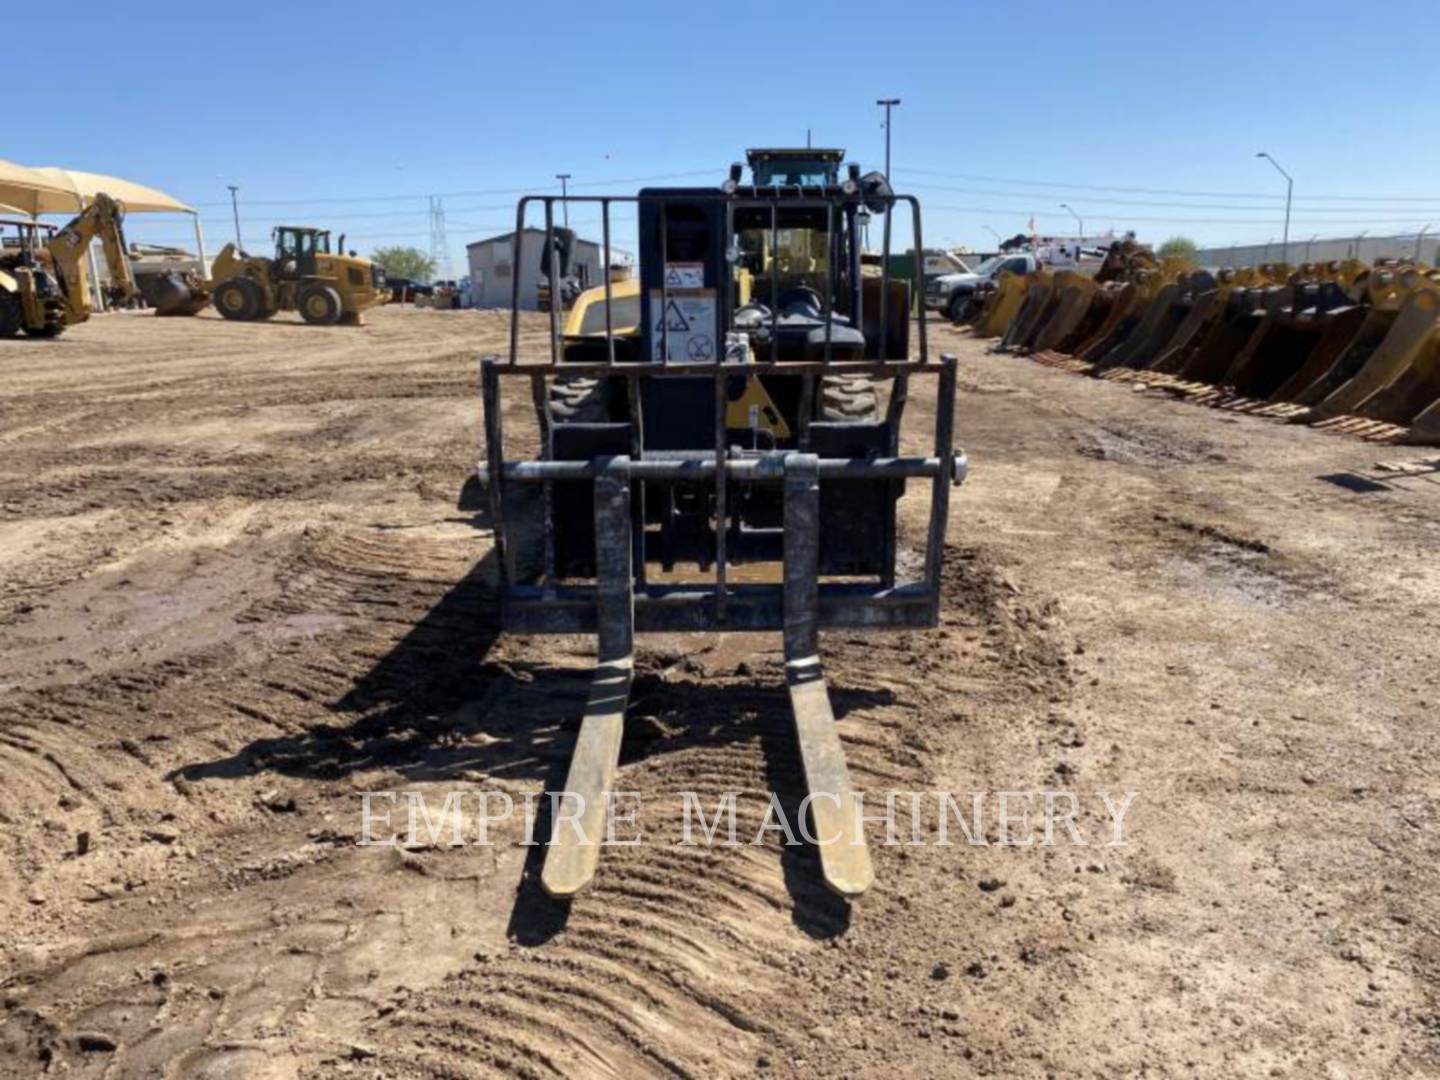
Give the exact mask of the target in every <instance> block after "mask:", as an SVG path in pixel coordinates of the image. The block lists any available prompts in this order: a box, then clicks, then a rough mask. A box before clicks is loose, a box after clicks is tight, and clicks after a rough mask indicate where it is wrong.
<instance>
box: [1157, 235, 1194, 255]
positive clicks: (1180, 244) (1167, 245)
mask: <svg viewBox="0 0 1440 1080" xmlns="http://www.w3.org/2000/svg"><path fill="white" fill-rule="evenodd" d="M1197 250H1198V249H1197V248H1196V246H1195V241H1194V240H1191V239H1190V238H1189V237H1188V236H1172V237H1170V239H1169V240H1166V241H1165V242H1164V243H1163V244H1161V245H1160V252H1159V254H1160V257H1161V258H1162V259H1165V258H1168V257H1170V256H1171V255H1178V256H1180V257H1181V258H1182V259H1193V258H1194V257H1195V252H1196V251H1197Z"/></svg>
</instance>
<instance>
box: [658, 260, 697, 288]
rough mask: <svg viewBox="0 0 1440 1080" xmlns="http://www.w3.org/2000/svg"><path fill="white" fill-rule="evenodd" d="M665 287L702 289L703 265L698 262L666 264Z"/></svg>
mask: <svg viewBox="0 0 1440 1080" xmlns="http://www.w3.org/2000/svg"><path fill="white" fill-rule="evenodd" d="M665 287H666V288H667V289H703V288H704V287H705V264H704V263H698V262H697V263H681V262H673V263H666V264H665Z"/></svg>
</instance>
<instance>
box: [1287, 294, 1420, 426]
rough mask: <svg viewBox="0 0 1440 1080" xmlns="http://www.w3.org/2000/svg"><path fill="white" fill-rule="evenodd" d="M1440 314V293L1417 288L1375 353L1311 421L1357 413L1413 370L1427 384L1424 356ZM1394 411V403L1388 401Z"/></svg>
mask: <svg viewBox="0 0 1440 1080" xmlns="http://www.w3.org/2000/svg"><path fill="white" fill-rule="evenodd" d="M1437 313H1440V292H1437V291H1435V290H1434V289H1431V288H1417V289H1415V290H1414V291H1413V292H1411V294H1410V295H1409V297H1408V298H1407V299H1406V300H1405V302H1404V304H1402V305H1401V308H1400V310H1399V312H1398V313H1397V314H1396V316H1395V321H1394V323H1393V324H1392V325H1391V327H1390V329H1389V331H1388V332H1387V333H1386V334H1385V337H1384V339H1383V340H1382V341H1381V342H1380V344H1379V345H1378V347H1377V348H1376V349H1375V351H1374V352H1373V353H1372V354H1371V355H1370V356H1369V357H1368V358H1367V359H1366V360H1365V362H1364V364H1363V365H1361V366H1360V367H1359V369H1358V370H1356V371H1355V372H1354V373H1353V374H1352V375H1350V377H1349V378H1348V379H1346V380H1345V381H1344V382H1343V383H1341V384H1340V385H1339V386H1336V387H1335V388H1334V389H1333V390H1331V391H1330V393H1328V394H1326V395H1325V397H1323V398H1322V399H1320V400H1319V401H1317V402H1316V403H1315V408H1314V410H1313V416H1312V419H1324V418H1329V417H1334V416H1340V415H1343V414H1346V413H1353V412H1356V411H1357V410H1358V409H1360V408H1361V406H1363V405H1364V404H1365V403H1366V402H1367V401H1368V400H1369V399H1370V398H1372V397H1374V396H1376V395H1378V394H1380V392H1381V391H1383V390H1385V389H1386V388H1387V387H1389V386H1390V385H1391V384H1392V383H1395V382H1396V381H1398V380H1400V379H1402V377H1404V376H1406V375H1407V373H1408V372H1410V370H1411V368H1412V367H1414V368H1415V369H1416V379H1417V380H1418V382H1419V383H1421V384H1423V383H1425V382H1426V381H1427V379H1426V376H1427V373H1428V363H1427V360H1426V358H1427V355H1428V350H1429V349H1430V348H1431V346H1432V342H1433V338H1434V334H1435V320H1436V315H1437ZM1391 407H1392V410H1393V409H1394V407H1395V406H1394V402H1393V399H1392V400H1391Z"/></svg>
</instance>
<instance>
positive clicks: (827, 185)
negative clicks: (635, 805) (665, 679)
mask: <svg viewBox="0 0 1440 1080" xmlns="http://www.w3.org/2000/svg"><path fill="white" fill-rule="evenodd" d="M843 157H844V154H843V151H840V150H820V149H802V150H785V149H774V150H771V149H761V150H752V151H750V152H749V163H750V167H751V176H750V178H749V182H743V181H744V180H745V176H744V167H743V166H742V165H740V164H736V165H732V166H731V167H730V171H729V174H728V176H726V177H725V178H724V179H723V182H722V183H720V184H719V185H717V186H712V187H684V188H646V189H644V190H641V191H640V192H639V193H638V194H636V195H633V196H591V195H584V196H577V195H570V196H564V195H562V196H551V195H544V196H538V195H537V196H526V197H525V198H523V199H521V201H520V203H519V207H518V210H517V214H516V230H515V237H516V240H515V243H516V248H517V250H516V251H515V253H514V265H516V266H523V265H525V262H524V254H523V251H522V250H520V249H521V247H522V246H523V245H524V244H525V237H526V235H527V233H526V224H527V223H526V216H527V210H529V209H530V208H531V207H534V206H537V205H538V206H542V207H543V211H544V217H545V229H544V234H545V235H544V240H543V243H544V244H545V247H544V248H543V249H542V254H545V253H551V252H554V253H556V254H557V257H555V258H546V259H545V273H546V276H547V277H548V278H549V284H550V288H551V295H552V296H558V295H560V281H561V279H562V278H563V277H564V276H565V274H566V270H567V268H566V267H565V266H564V265H563V262H564V259H563V255H564V247H565V245H563V244H562V245H560V246H558V247H557V246H556V245H555V236H556V233H557V232H558V231H559V230H557V229H556V227H555V216H556V215H555V209H556V205H555V204H556V203H557V202H561V201H562V200H567V199H568V201H569V202H574V203H581V204H586V205H587V206H588V208H589V209H590V210H591V211H592V212H593V211H595V210H597V209H598V211H599V217H600V220H601V223H602V229H603V236H604V240H603V243H604V247H605V249H606V250H605V253H604V254H605V260H606V263H605V265H609V263H610V259H611V254H612V252H611V250H610V249H611V228H610V223H611V214H612V209H613V208H615V207H616V206H621V207H623V208H625V209H626V210H629V211H633V212H635V214H636V218H637V227H638V238H637V240H638V247H637V248H636V250H637V251H638V252H639V256H640V257H639V275H638V277H637V278H635V279H632V280H629V281H625V282H612V281H610V280H609V277H608V275H607V278H606V280H605V282H604V283H603V284H602V285H600V286H597V287H596V288H593V289H590V290H587V291H586V292H584V293H582V294H581V295H580V296H579V297H578V298H577V300H576V303H575V305H574V307H573V309H572V310H571V311H570V312H569V314H568V317H566V318H565V320H564V324H563V326H562V323H561V313H560V312H558V311H556V310H554V308H553V307H552V309H551V310H550V312H549V313H548V320H549V328H550V330H549V335H548V340H549V349H548V356H547V355H540V356H534V355H529V354H528V353H527V354H526V355H522V348H521V338H520V319H519V308H520V289H519V282H518V276H517V279H516V281H515V283H514V285H513V286H512V297H511V320H512V321H511V336H510V350H509V356H508V357H507V358H503V359H502V358H501V357H498V356H497V357H488V358H485V359H483V360H482V361H481V387H482V394H483V399H484V419H485V440H486V451H485V452H486V461H485V462H484V463H482V465H481V467H480V470H479V480H480V482H481V483H482V484H483V486H484V487H485V488H486V489H487V490H488V493H489V509H490V514H491V519H492V522H493V527H494V535H495V547H496V553H497V555H498V559H497V564H498V567H499V576H500V580H499V583H498V596H499V604H500V618H501V625H502V626H503V627H504V628H505V630H506V631H507V632H510V633H516V634H594V635H596V637H597V663H596V668H595V672H594V677H593V683H592V688H591V691H590V696H589V701H588V704H587V706H586V708H585V712H584V717H583V719H582V721H581V725H580V730H579V735H578V739H577V742H576V745H575V749H574V752H573V756H572V759H571V762H570V767H569V774H568V777H567V779H566V785H565V790H564V791H563V792H558V793H552V804H553V805H554V806H555V807H556V813H555V815H554V820H553V823H552V824H553V830H552V833H551V835H550V838H549V846H548V848H547V850H546V856H545V861H544V866H543V868H542V871H541V874H540V883H541V885H542V887H543V888H544V889H545V890H546V891H547V892H548V893H549V894H550V895H551V896H553V897H557V898H569V897H573V896H574V895H575V894H577V893H578V892H579V891H580V890H582V889H583V888H584V887H585V886H586V884H587V883H588V882H590V881H591V879H592V878H593V876H594V874H595V872H596V869H597V866H598V860H599V848H600V840H601V838H602V837H603V834H604V833H603V830H604V818H605V813H606V802H607V793H608V792H609V791H610V790H611V789H612V785H613V781H614V778H615V773H616V769H617V766H618V759H619V751H620V743H621V738H622V735H623V731H624V725H625V712H626V707H627V703H628V700H629V694H630V689H631V679H632V675H633V672H634V639H635V635H636V634H637V633H638V634H644V633H683V632H693V631H760V632H777V633H780V634H781V635H782V640H783V643H784V656H785V681H786V685H787V688H788V692H789V698H790V704H791V709H792V712H793V716H794V723H795V735H796V738H797V740H798V742H799V749H800V757H801V761H802V763H803V766H804V771H805V778H806V783H807V785H808V787H809V791H810V795H809V797H807V798H806V799H805V801H804V803H803V804H802V812H803V811H804V810H805V809H808V812H809V820H810V821H811V822H813V832H812V833H810V834H809V835H812V836H813V837H814V838H815V841H816V846H817V847H818V849H819V855H820V868H821V873H822V875H823V877H824V880H825V883H826V884H827V885H828V886H829V887H830V889H832V890H833V891H834V892H835V893H837V894H839V895H840V896H841V897H844V898H847V899H849V898H854V897H858V896H859V895H861V894H862V893H864V892H865V890H866V889H867V888H868V887H869V886H870V884H871V883H872V880H873V876H874V874H873V869H872V864H871V860H870V856H869V853H868V850H867V848H866V846H865V838H864V834H863V832H862V830H861V828H860V823H859V821H858V819H857V810H858V809H859V808H860V797H859V796H857V795H856V793H855V792H854V790H853V789H852V787H851V784H850V779H849V775H848V771H847V768H846V764H845V756H844V752H843V750H842V748H841V744H840V740H839V738H838V737H837V735H836V731H835V718H834V713H833V710H832V708H831V704H830V698H829V694H828V691H827V689H826V683H825V678H824V671H823V667H822V664H821V660H820V650H819V634H820V631H822V630H832V629H844V630H847V631H849V632H850V633H856V632H867V631H882V630H899V629H907V628H922V627H933V626H935V625H936V623H937V621H938V618H939V609H940V599H941V563H942V558H943V553H944V548H945V530H946V522H947V518H948V515H949V499H950V488H951V486H952V485H953V484H957V483H959V482H960V481H961V480H962V479H963V478H964V476H965V472H966V459H965V455H964V453H963V452H962V451H957V450H956V449H955V447H954V437H953V436H954V413H955V391H956V364H955V360H954V358H953V357H948V356H945V357H940V358H939V359H938V360H937V359H936V358H935V357H933V356H932V355H931V354H930V352H929V349H928V342H927V330H926V326H927V324H926V321H925V314H924V312H923V311H922V312H921V313H920V318H919V321H918V322H917V323H914V324H913V325H912V323H911V321H910V317H909V311H910V310H911V297H910V295H909V286H908V283H907V282H904V281H898V280H892V279H890V277H889V274H888V270H887V269H886V268H887V267H888V266H889V263H890V261H889V258H888V255H889V248H890V245H891V233H892V225H891V222H892V219H893V218H894V217H895V215H896V214H897V213H901V214H906V215H907V216H908V221H907V223H906V224H907V226H908V231H909V232H910V234H911V236H912V237H913V244H914V247H915V248H916V249H917V250H923V241H922V235H921V220H920V206H919V203H918V201H917V200H916V199H915V198H914V197H913V196H909V195H899V194H896V193H895V192H894V191H892V190H891V188H890V185H889V184H888V183H887V182H886V180H885V178H884V177H883V176H882V175H880V174H879V173H873V172H872V173H869V174H866V175H861V172H860V169H859V167H858V166H856V165H853V164H852V165H848V166H846V167H845V169H844V171H843V173H842V162H843ZM871 215H875V216H882V215H883V218H884V222H883V224H884V228H883V236H884V249H885V250H884V252H883V256H885V257H882V258H881V259H880V260H879V273H878V274H873V275H872V274H870V273H868V272H864V271H862V259H861V256H862V250H861V247H862V244H861V230H862V227H863V226H862V222H864V221H866V220H868V219H869V218H870V217H871ZM530 242H531V243H536V242H541V241H538V240H536V239H534V238H533V237H532V239H531V241H530ZM912 329H913V330H914V331H915V333H914V338H915V340H914V341H912ZM912 344H913V345H915V346H916V347H917V348H916V349H915V350H912V347H911V346H912ZM921 379H927V380H933V387H934V393H935V403H936V407H935V413H934V416H935V419H934V426H933V431H932V434H931V438H930V450H929V452H928V453H927V454H921V455H902V454H901V450H900V447H901V438H900V433H901V423H902V419H903V418H904V415H905V412H906V403H907V400H908V397H909V393H910V385H911V383H912V381H915V380H921ZM517 381H518V382H519V383H520V384H521V386H522V387H523V388H524V389H526V390H528V391H529V401H530V406H531V407H532V408H533V409H534V412H535V420H536V423H537V425H538V430H539V433H540V455H539V457H538V458H537V459H533V460H518V459H511V458H510V457H508V456H507V444H506V438H505V431H504V426H505V424H504V421H505V416H504V413H503V410H502V396H503V395H502V387H504V386H514V385H515V383H516V382H517ZM911 481H914V482H918V483H920V484H922V485H924V486H925V488H926V490H927V492H928V505H929V519H928V525H927V526H926V528H925V531H924V533H923V539H922V540H921V544H920V546H921V547H922V549H923V551H922V553H921V554H920V555H919V557H918V558H914V559H912V558H909V557H907V556H905V555H903V554H902V543H901V539H900V536H899V532H898V528H897V515H896V504H897V502H898V500H899V499H900V497H901V495H902V493H903V492H904V490H905V487H906V484H907V483H908V482H911Z"/></svg>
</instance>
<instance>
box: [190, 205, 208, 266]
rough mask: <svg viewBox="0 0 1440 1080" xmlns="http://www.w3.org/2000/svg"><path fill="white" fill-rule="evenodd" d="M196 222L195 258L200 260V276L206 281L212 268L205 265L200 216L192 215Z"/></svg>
mask: <svg viewBox="0 0 1440 1080" xmlns="http://www.w3.org/2000/svg"><path fill="white" fill-rule="evenodd" d="M190 216H191V217H192V218H193V219H194V220H195V257H196V258H197V259H199V260H200V276H201V277H202V278H205V279H207V280H208V279H209V277H210V268H209V267H207V266H206V265H205V236H204V234H203V233H201V231H200V215H199V214H198V213H195V214H191V215H190Z"/></svg>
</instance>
